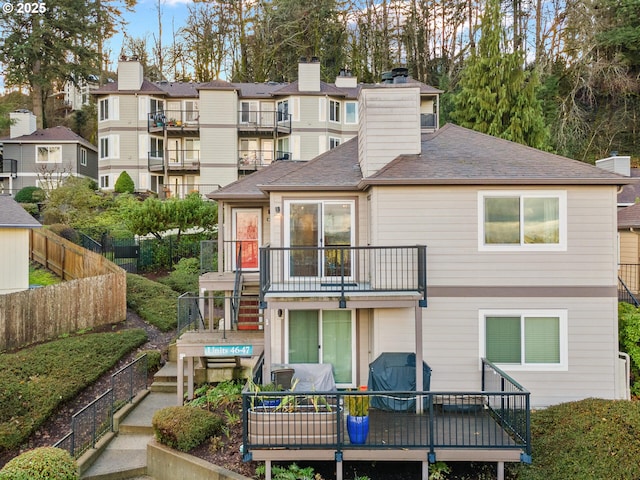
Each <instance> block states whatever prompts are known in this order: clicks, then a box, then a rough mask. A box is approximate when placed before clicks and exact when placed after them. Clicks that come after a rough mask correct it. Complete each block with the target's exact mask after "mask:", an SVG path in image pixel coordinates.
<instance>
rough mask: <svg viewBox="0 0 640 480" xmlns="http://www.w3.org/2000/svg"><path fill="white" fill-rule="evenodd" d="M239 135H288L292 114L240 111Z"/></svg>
mask: <svg viewBox="0 0 640 480" xmlns="http://www.w3.org/2000/svg"><path fill="white" fill-rule="evenodd" d="M238 133H240V134H245V135H260V134H262V135H274V134H275V135H288V134H290V133H291V114H288V113H283V112H278V111H277V110H240V111H238Z"/></svg>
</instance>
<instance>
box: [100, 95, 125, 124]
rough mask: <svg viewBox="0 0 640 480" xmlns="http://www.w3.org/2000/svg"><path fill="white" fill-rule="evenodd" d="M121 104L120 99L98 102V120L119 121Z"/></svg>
mask: <svg viewBox="0 0 640 480" xmlns="http://www.w3.org/2000/svg"><path fill="white" fill-rule="evenodd" d="M119 104H120V101H119V99H118V97H107V98H102V99H100V101H99V102H98V120H99V121H101V122H102V121H105V120H118V119H119V115H120V114H119Z"/></svg>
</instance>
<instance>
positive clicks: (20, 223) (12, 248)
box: [0, 195, 41, 295]
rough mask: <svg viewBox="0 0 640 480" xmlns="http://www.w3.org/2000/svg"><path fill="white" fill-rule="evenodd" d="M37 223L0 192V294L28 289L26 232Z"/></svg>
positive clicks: (27, 233)
mask: <svg viewBox="0 0 640 480" xmlns="http://www.w3.org/2000/svg"><path fill="white" fill-rule="evenodd" d="M40 226H41V225H40V224H39V223H38V222H37V221H36V220H35V219H34V218H33V217H32V216H31V215H29V214H28V213H27V212H26V211H25V209H24V208H22V206H21V205H20V204H19V203H16V201H15V200H13V198H11V197H10V196H8V195H0V252H2V262H1V264H2V274H1V275H0V295H4V294H7V293H12V292H19V291H22V290H27V289H28V288H29V254H30V251H29V232H30V230H31V229H32V228H40Z"/></svg>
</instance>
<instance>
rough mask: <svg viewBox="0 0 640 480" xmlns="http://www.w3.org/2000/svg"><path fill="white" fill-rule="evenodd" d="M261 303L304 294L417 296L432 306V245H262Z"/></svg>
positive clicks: (343, 301)
mask: <svg viewBox="0 0 640 480" xmlns="http://www.w3.org/2000/svg"><path fill="white" fill-rule="evenodd" d="M259 265H260V304H261V306H262V308H266V305H267V303H268V301H269V298H270V297H300V296H301V295H310V296H316V297H317V296H326V297H338V298H339V302H340V306H341V307H343V306H345V305H346V298H347V297H349V296H362V295H380V294H383V295H389V294H395V295H398V296H415V297H416V299H417V300H418V301H419V304H420V306H422V307H426V306H427V247H426V246H424V245H414V246H389V247H374V246H366V247H353V246H331V247H328V246H325V247H271V246H266V247H262V248H260V263H259Z"/></svg>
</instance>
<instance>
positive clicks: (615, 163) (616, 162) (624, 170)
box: [596, 152, 631, 177]
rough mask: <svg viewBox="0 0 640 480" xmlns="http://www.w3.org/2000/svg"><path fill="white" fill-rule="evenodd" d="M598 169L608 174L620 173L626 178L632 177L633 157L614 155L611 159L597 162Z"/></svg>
mask: <svg viewBox="0 0 640 480" xmlns="http://www.w3.org/2000/svg"><path fill="white" fill-rule="evenodd" d="M596 167H599V168H602V169H603V170H607V171H608V172H613V173H618V174H620V175H624V176H625V177H630V176H631V157H629V156H618V155H617V153H613V152H612V155H611V156H610V157H607V158H603V159H602V160H596Z"/></svg>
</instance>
